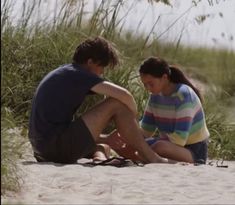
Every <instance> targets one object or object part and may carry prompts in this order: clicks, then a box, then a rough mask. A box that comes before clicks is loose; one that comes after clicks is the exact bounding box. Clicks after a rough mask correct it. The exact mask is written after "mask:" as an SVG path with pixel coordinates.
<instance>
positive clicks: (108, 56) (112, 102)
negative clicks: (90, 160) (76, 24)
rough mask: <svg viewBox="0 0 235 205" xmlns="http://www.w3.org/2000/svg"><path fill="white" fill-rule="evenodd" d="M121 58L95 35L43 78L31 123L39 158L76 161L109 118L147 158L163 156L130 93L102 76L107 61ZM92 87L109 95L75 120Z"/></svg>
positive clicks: (93, 145) (92, 149)
mask: <svg viewBox="0 0 235 205" xmlns="http://www.w3.org/2000/svg"><path fill="white" fill-rule="evenodd" d="M117 64H118V57H117V54H116V52H115V49H114V48H113V47H112V46H111V44H110V43H109V42H108V41H107V40H105V39H103V38H101V37H97V38H94V39H87V40H85V41H84V42H82V43H81V44H80V45H79V46H78V47H77V49H76V51H75V53H74V56H73V63H72V64H66V65H62V66H60V67H59V68H57V69H55V70H53V71H51V72H50V73H48V74H47V75H46V76H45V77H44V78H43V80H42V81H41V82H40V84H39V86H38V88H37V90H36V92H35V95H34V98H33V102H32V112H31V117H30V124H29V139H30V142H31V144H32V147H33V151H34V156H35V158H36V159H37V161H43V162H46V161H51V162H58V163H75V162H76V161H77V160H78V159H79V158H82V157H86V156H87V155H90V154H93V153H94V152H95V151H96V150H97V149H96V148H97V146H96V144H97V143H98V141H99V137H100V134H101V133H102V131H103V130H104V129H105V127H106V126H107V125H108V123H109V122H110V121H111V120H113V121H114V123H115V125H116V128H117V130H118V132H119V133H120V134H121V135H123V136H126V140H127V141H128V142H129V143H130V144H131V145H132V146H133V147H134V148H135V149H136V150H137V151H138V153H139V155H141V156H142V157H143V159H144V161H145V162H147V163H153V162H163V161H164V160H163V159H162V158H161V157H160V156H158V155H157V154H156V153H154V151H152V150H151V148H150V147H149V146H148V145H147V144H146V142H145V141H144V138H143V137H142V134H141V132H140V130H139V125H138V122H137V121H136V116H137V106H136V103H135V100H134V98H133V96H132V95H131V93H130V92H129V91H128V90H126V89H125V88H122V87H120V86H118V85H115V84H113V83H111V82H108V81H105V80H104V79H103V78H102V77H101V76H102V74H103V72H104V69H105V67H106V66H110V67H111V68H113V67H115V66H116V65H117ZM91 93H96V94H101V95H105V96H107V98H106V99H105V100H103V101H102V102H100V103H98V104H97V105H95V106H94V107H92V108H91V109H90V110H88V111H86V112H84V113H83V114H82V115H81V116H80V117H79V118H78V119H76V120H75V119H74V114H75V112H76V110H77V109H78V108H79V107H80V106H81V104H82V103H83V102H84V100H85V98H86V96H87V95H88V94H91Z"/></svg>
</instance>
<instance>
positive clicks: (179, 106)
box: [140, 84, 209, 146]
mask: <svg viewBox="0 0 235 205" xmlns="http://www.w3.org/2000/svg"><path fill="white" fill-rule="evenodd" d="M140 125H141V127H142V128H143V129H144V130H145V131H147V132H150V133H152V134H154V133H155V132H156V130H157V129H158V131H159V133H160V137H167V138H168V139H169V140H170V141H171V142H172V143H175V144H177V145H180V146H185V145H188V144H194V143H197V142H200V141H202V140H204V139H206V138H208V137H209V131H208V129H207V126H206V122H205V115H204V111H203V108H202V105H201V102H200V100H199V98H198V96H197V95H196V93H195V92H194V91H193V90H192V89H191V88H190V87H189V86H187V85H185V84H177V85H176V91H175V92H174V93H173V94H171V95H170V96H163V95H161V94H159V95H153V94H152V95H150V98H149V100H148V103H147V107H146V109H145V112H144V115H143V118H142V120H141V122H140Z"/></svg>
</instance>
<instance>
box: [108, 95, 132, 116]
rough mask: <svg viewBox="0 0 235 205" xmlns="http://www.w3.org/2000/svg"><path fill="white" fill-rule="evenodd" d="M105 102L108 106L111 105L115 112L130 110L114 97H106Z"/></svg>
mask: <svg viewBox="0 0 235 205" xmlns="http://www.w3.org/2000/svg"><path fill="white" fill-rule="evenodd" d="M106 102H107V103H108V104H110V106H112V108H113V110H114V111H115V112H120V111H124V112H127V113H128V112H131V111H130V110H129V109H128V107H127V106H126V105H125V104H124V103H122V102H121V101H120V100H117V99H115V98H108V99H106Z"/></svg>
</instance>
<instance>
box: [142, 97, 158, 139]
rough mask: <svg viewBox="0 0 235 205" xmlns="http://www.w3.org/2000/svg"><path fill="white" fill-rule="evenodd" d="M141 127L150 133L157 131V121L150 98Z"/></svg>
mask: <svg viewBox="0 0 235 205" xmlns="http://www.w3.org/2000/svg"><path fill="white" fill-rule="evenodd" d="M140 127H141V128H142V129H143V130H144V131H146V132H148V133H149V134H150V135H152V134H154V133H155V130H156V123H155V118H154V115H153V111H152V108H151V102H150V99H149V100H148V103H147V106H146V108H145V111H144V115H143V117H142V119H141V121H140Z"/></svg>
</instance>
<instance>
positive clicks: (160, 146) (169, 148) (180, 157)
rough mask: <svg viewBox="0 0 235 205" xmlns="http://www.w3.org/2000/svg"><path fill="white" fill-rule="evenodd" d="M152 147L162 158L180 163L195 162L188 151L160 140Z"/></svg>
mask: <svg viewBox="0 0 235 205" xmlns="http://www.w3.org/2000/svg"><path fill="white" fill-rule="evenodd" d="M151 147H152V149H153V150H154V151H155V152H156V153H157V154H159V155H160V156H162V157H166V158H169V159H172V160H175V161H178V162H189V163H193V162H194V160H193V157H192V154H191V152H190V151H189V150H188V149H186V148H184V147H180V146H178V145H176V144H173V143H171V142H168V141H163V140H162V141H161V140H160V141H158V142H156V143H155V144H153V145H152V146H151Z"/></svg>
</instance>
